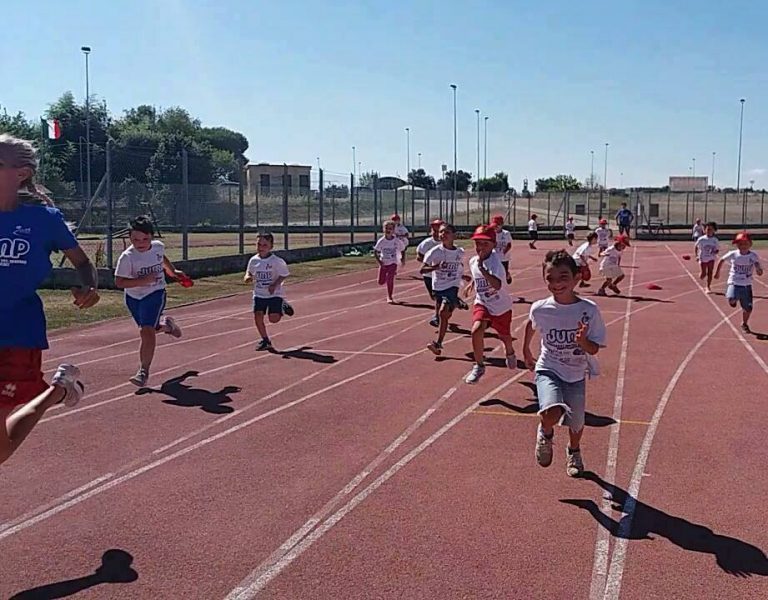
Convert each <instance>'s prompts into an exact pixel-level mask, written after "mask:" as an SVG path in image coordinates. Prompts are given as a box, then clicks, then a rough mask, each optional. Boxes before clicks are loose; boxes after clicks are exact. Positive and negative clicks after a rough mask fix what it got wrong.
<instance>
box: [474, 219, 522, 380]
mask: <svg viewBox="0 0 768 600" xmlns="http://www.w3.org/2000/svg"><path fill="white" fill-rule="evenodd" d="M472 240H474V242H475V252H477V256H473V257H472V258H471V259H470V261H469V270H470V272H471V274H472V281H473V282H474V286H475V305H474V307H473V309H472V351H473V353H474V358H475V366H474V367H472V370H471V371H470V372H469V374H468V375H467V376H466V378H465V379H464V381H465V382H466V383H477V382H478V381H479V380H480V378H481V377H482V376H483V374H484V373H485V355H484V354H485V347H484V346H485V341H484V336H485V330H486V329H487V328H488V327H489V326H490V327H492V328H493V329H495V330H496V333H498V334H499V339H500V340H501V341H502V343H503V344H504V349H505V350H506V355H507V367H509V368H510V369H515V368H517V357H516V356H515V348H514V346H513V344H512V342H513V339H512V335H511V332H510V325H511V323H512V297H511V296H510V295H509V291H508V290H507V288H506V284H505V282H506V272H505V271H504V265H502V263H501V258H500V257H499V255H498V254H497V253H496V251H495V250H494V248H495V246H496V231H495V230H494V228H493V227H491V226H485V225H481V226H480V227H478V228H477V229H475V233H474V234H473V235H472Z"/></svg>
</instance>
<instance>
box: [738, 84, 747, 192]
mask: <svg viewBox="0 0 768 600" xmlns="http://www.w3.org/2000/svg"><path fill="white" fill-rule="evenodd" d="M739 102H741V119H740V121H739V164H738V167H736V193H738V192H739V186H741V139H742V133H743V132H744V102H746V99H745V98H742V99H741V100H740V101H739Z"/></svg>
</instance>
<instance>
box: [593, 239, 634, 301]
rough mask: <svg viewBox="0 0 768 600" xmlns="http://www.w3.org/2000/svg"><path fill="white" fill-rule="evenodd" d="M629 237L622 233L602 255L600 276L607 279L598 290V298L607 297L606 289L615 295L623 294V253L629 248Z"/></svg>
mask: <svg viewBox="0 0 768 600" xmlns="http://www.w3.org/2000/svg"><path fill="white" fill-rule="evenodd" d="M629 245H630V244H629V236H628V235H627V234H626V233H622V234H619V235H617V236H616V238H615V239H614V240H613V246H611V247H609V248H606V249H605V250H604V251H602V252H601V253H600V256H601V257H602V259H603V260H602V261H601V262H600V275H602V276H603V277H604V278H605V281H603V285H602V286H600V289H599V290H597V295H598V296H605V289H606V288H610V290H611V291H612V292H613V293H614V294H621V290H620V289H619V284H620V283H621V282H622V281H624V271H623V270H622V269H621V253H622V252H623V251H624V248H626V247H627V246H629Z"/></svg>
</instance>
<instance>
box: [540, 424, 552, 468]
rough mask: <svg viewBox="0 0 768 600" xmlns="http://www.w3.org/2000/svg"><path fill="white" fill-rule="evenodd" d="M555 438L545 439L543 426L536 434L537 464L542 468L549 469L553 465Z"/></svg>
mask: <svg viewBox="0 0 768 600" xmlns="http://www.w3.org/2000/svg"><path fill="white" fill-rule="evenodd" d="M553 437H554V436H553ZM553 437H551V438H545V437H544V434H543V433H542V432H541V426H539V428H538V430H537V432H536V462H537V463H539V465H541V466H542V467H548V466H549V465H551V464H552V440H553Z"/></svg>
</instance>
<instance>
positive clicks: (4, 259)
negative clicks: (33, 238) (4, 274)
mask: <svg viewBox="0 0 768 600" xmlns="http://www.w3.org/2000/svg"><path fill="white" fill-rule="evenodd" d="M15 233H16V232H15V231H14V234H15ZM30 248H31V245H30V243H29V241H27V240H25V239H21V238H15V239H10V238H0V266H2V267H7V266H10V265H16V264H19V265H26V264H27V261H26V260H25V259H22V257H23V256H25V255H27V254H28V253H29V249H30Z"/></svg>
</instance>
